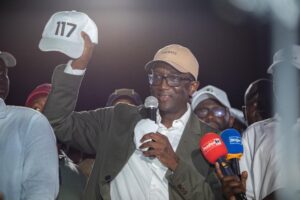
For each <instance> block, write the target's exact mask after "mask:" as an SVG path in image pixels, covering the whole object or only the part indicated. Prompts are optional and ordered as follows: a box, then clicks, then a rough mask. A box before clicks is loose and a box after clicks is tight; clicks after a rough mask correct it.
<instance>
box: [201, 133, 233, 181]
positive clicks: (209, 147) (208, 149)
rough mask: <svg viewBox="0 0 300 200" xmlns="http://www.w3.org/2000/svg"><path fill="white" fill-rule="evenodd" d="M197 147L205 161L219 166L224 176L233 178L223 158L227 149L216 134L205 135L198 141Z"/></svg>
mask: <svg viewBox="0 0 300 200" xmlns="http://www.w3.org/2000/svg"><path fill="white" fill-rule="evenodd" d="M199 147H200V150H201V152H202V154H203V155H204V157H205V158H206V160H207V161H208V162H209V163H211V164H215V163H216V162H218V163H219V164H220V168H221V171H222V173H223V174H224V175H226V176H234V173H233V171H232V169H231V167H230V165H229V164H228V163H227V161H226V159H225V156H226V155H227V153H228V152H227V149H226V146H225V144H224V142H223V141H222V139H221V137H220V136H219V135H218V134H216V133H206V134H205V135H204V136H203V137H202V138H201V139H200V141H199Z"/></svg>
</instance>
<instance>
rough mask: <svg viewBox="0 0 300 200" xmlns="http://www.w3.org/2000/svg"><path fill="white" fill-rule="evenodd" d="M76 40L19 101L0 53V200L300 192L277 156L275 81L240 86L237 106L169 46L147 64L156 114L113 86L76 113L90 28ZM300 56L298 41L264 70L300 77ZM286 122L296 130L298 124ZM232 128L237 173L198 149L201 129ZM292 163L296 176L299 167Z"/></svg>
mask: <svg viewBox="0 0 300 200" xmlns="http://www.w3.org/2000/svg"><path fill="white" fill-rule="evenodd" d="M82 38H83V40H84V50H83V53H82V55H81V56H80V57H79V58H77V59H74V60H72V61H70V62H68V63H67V64H62V65H59V66H57V67H56V68H55V70H54V72H53V75H52V83H43V84H41V85H38V86H36V87H35V88H34V89H33V91H32V92H31V93H30V94H29V95H28V98H27V100H26V102H25V103H24V106H12V105H6V104H5V99H6V97H7V95H8V91H9V78H8V70H9V68H11V67H14V66H15V65H16V60H15V58H14V56H13V55H11V54H9V53H7V52H0V160H1V162H0V199H1V200H3V199H4V200H19V199H20V200H21V199H30V200H32V199H37V200H42V199H43V200H44V199H45V200H46V199H49V200H50V199H51V200H53V199H59V200H69V199H85V200H99V199H112V200H143V199H145V200H146V199H155V200H160V199H161V200H167V199H170V200H183V199H186V200H187V199H193V200H201V199H203V200H204V199H230V200H232V199H241V196H240V195H239V194H240V193H245V194H246V196H247V198H248V199H257V200H262V199H264V200H268V199H280V198H281V197H284V195H288V194H289V195H291V194H293V197H296V198H295V199H297V197H299V198H300V196H299V191H300V184H299V183H298V182H300V181H298V182H297V181H293V185H294V188H293V189H294V190H291V188H287V184H286V179H285V175H286V172H284V170H283V169H282V167H281V164H282V158H281V157H280V156H279V154H278V153H277V152H278V148H277V146H278V145H277V143H278V140H277V137H276V130H277V129H276V127H278V126H279V125H280V121H281V118H280V115H279V114H278V113H276V114H275V109H274V107H273V105H274V103H273V101H274V100H275V99H276V91H277V90H274V88H277V87H278V85H276V83H274V85H275V86H274V85H273V82H272V81H271V80H267V79H258V80H255V81H254V82H253V83H251V84H250V85H249V87H248V88H247V90H246V91H245V94H244V105H245V106H244V107H243V108H241V109H237V108H233V107H232V106H231V104H230V101H229V98H228V96H227V94H226V92H225V91H223V90H222V89H220V88H217V87H215V86H212V85H208V86H206V87H200V89H199V82H198V75H199V74H198V73H199V64H198V61H197V58H196V57H195V56H194V55H193V53H192V52H191V51H190V50H189V49H188V48H186V47H184V46H181V45H178V44H171V45H168V46H165V47H162V48H161V49H159V50H158V51H157V52H156V53H155V55H154V58H153V60H151V61H149V62H148V63H147V64H146V65H145V67H144V68H145V73H146V74H147V76H148V83H149V86H150V93H151V95H152V96H154V97H155V98H157V100H158V109H157V111H156V116H155V119H154V121H153V120H150V119H148V118H149V116H148V115H147V112H146V108H145V106H144V105H143V101H142V98H141V96H140V95H139V94H138V93H137V92H136V91H135V90H134V89H130V88H120V89H116V90H115V91H114V92H113V93H112V94H111V95H110V96H109V97H108V100H107V104H106V106H105V107H103V108H97V109H95V110H89V111H79V112H78V111H75V110H74V108H75V107H76V103H77V98H78V94H79V91H80V85H81V81H82V80H83V78H84V74H85V72H86V69H87V68H88V64H89V61H90V59H92V54H93V49H94V44H93V43H92V41H91V40H90V38H89V36H88V35H87V34H85V33H84V32H82ZM299 60H300V46H298V45H294V46H292V47H289V48H286V49H281V50H279V51H278V52H277V53H276V54H275V56H274V60H273V64H272V65H271V67H270V68H269V70H268V72H269V73H271V74H272V75H273V76H274V77H278V76H279V75H278V71H283V70H285V69H287V68H289V69H291V70H293V73H294V74H296V75H300V71H299V69H300V62H299ZM287 63H288V64H289V65H288V64H287ZM286 65H287V66H286ZM276 80H277V79H275V78H274V82H275V81H276ZM276 86H277V87H276ZM277 89H278V88H277ZM298 89H299V88H298ZM273 91H275V92H273ZM297 118H298V116H297ZM291 124H296V125H295V127H297V126H298V127H299V125H298V124H299V121H297V122H295V123H294V122H293V123H291ZM228 128H235V129H236V130H238V131H239V132H240V133H241V135H242V141H243V147H244V152H243V156H242V157H241V159H240V161H239V164H240V170H241V172H242V173H241V174H240V175H231V174H223V173H222V171H221V170H220V168H221V167H222V166H220V165H219V164H216V165H211V164H209V163H208V162H207V161H206V159H205V157H204V156H203V155H202V153H201V152H200V150H199V145H198V143H199V139H200V138H201V137H203V136H204V135H205V134H206V133H209V132H214V133H220V132H222V131H224V130H226V129H228ZM295 133H298V134H299V129H297V128H295ZM138 137H139V138H138ZM136 138H138V140H137V139H136ZM72 149H74V150H72ZM295 163H296V164H299V163H297V162H295ZM292 169H293V170H294V171H292V172H291V173H293V174H298V175H299V171H300V169H299V165H298V166H296V167H295V165H294V166H293V167H292ZM296 177H299V176H296ZM297 195H298V196H297Z"/></svg>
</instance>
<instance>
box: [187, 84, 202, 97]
mask: <svg viewBox="0 0 300 200" xmlns="http://www.w3.org/2000/svg"><path fill="white" fill-rule="evenodd" d="M199 85H200V83H199V81H193V82H191V84H190V90H189V95H190V97H191V96H192V95H193V94H194V92H196V91H197V90H198V87H199Z"/></svg>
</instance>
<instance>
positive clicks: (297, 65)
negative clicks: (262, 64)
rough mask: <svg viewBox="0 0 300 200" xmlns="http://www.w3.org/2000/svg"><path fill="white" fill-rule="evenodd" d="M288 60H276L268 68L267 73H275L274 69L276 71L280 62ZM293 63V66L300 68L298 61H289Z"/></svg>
mask: <svg viewBox="0 0 300 200" xmlns="http://www.w3.org/2000/svg"><path fill="white" fill-rule="evenodd" d="M286 62H287V61H285V60H279V61H276V62H274V63H273V64H272V65H271V66H270V67H269V68H268V70H267V73H268V74H273V71H274V68H275V67H277V66H278V65H279V64H282V63H286ZM289 63H291V64H292V65H293V66H295V67H296V68H298V69H300V63H296V62H289Z"/></svg>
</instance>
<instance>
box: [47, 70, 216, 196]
mask: <svg viewBox="0 0 300 200" xmlns="http://www.w3.org/2000/svg"><path fill="white" fill-rule="evenodd" d="M64 68H65V65H60V66H58V67H57V68H56V69H55V71H54V74H53V78H52V84H53V87H52V91H51V93H50V95H49V97H48V102H47V104H46V106H45V110H44V114H45V115H46V116H47V117H48V119H49V121H50V123H51V124H52V126H53V128H54V130H55V134H56V136H57V138H58V140H60V141H62V142H70V143H72V144H73V145H74V146H76V147H77V148H79V149H81V150H83V151H84V152H87V153H90V154H96V161H95V164H94V168H93V171H92V174H91V176H90V179H89V182H88V185H87V187H86V190H85V194H84V199H86V200H94V199H95V200H96V199H110V184H109V183H110V181H111V180H113V179H114V178H115V177H116V176H117V174H118V173H119V172H120V171H121V169H122V168H123V167H124V165H125V164H126V162H127V161H128V159H129V158H130V156H131V155H132V154H133V152H134V150H135V145H134V142H133V135H134V131H133V130H134V127H135V125H136V124H137V122H138V121H139V120H141V119H142V118H144V117H145V115H144V109H143V108H142V107H135V106H129V105H125V104H118V105H117V106H115V107H109V108H101V109H96V110H92V111H84V112H74V108H75V105H76V100H77V96H78V92H79V87H80V84H81V80H82V78H83V76H74V75H70V74H66V73H64V72H63V70H64ZM209 131H210V128H209V127H208V126H206V125H205V124H203V123H201V122H200V121H199V120H198V118H197V117H196V116H195V115H194V114H192V115H191V116H190V118H189V120H188V123H187V125H186V128H185V130H184V133H183V135H182V137H181V140H180V143H179V146H178V148H177V151H176V154H177V155H178V156H179V158H180V162H179V164H178V167H177V168H176V170H175V171H174V172H173V173H172V172H171V171H167V173H166V178H167V180H168V181H169V197H170V200H177V199H178V200H179V199H199V200H201V199H213V198H214V194H213V193H215V192H216V191H218V189H219V184H218V181H217V180H216V178H215V176H214V173H213V171H212V170H211V168H210V166H209V165H208V164H207V162H206V161H205V160H204V158H203V156H202V154H201V153H200V151H199V148H198V142H199V138H200V137H201V136H202V135H203V134H205V133H206V132H209Z"/></svg>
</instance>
